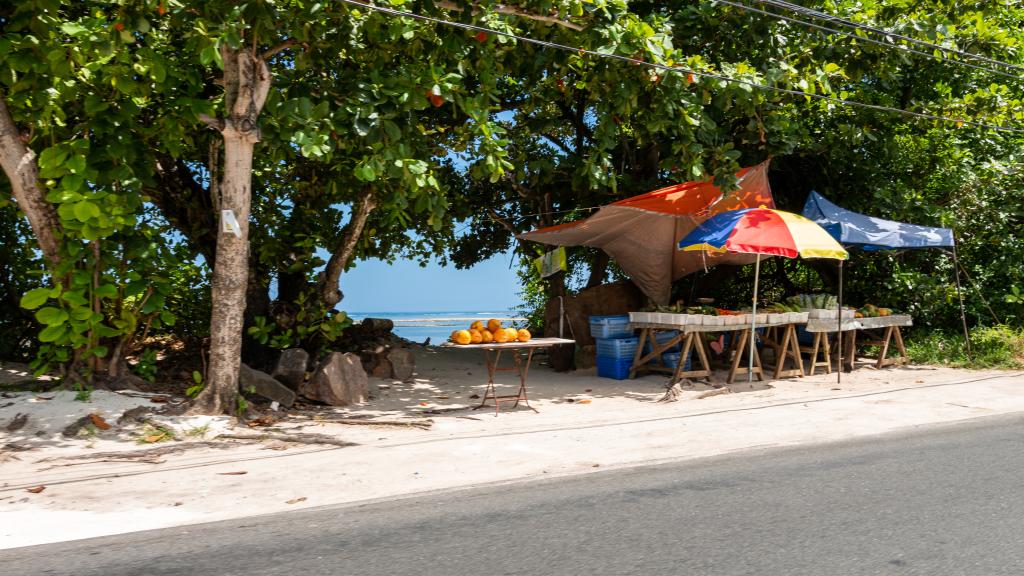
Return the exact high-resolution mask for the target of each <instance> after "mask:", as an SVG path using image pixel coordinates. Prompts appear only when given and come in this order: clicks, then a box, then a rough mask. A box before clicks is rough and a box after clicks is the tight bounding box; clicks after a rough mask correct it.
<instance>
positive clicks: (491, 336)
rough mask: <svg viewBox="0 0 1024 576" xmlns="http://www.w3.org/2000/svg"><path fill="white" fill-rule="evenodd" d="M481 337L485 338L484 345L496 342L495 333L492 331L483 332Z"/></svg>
mask: <svg viewBox="0 0 1024 576" xmlns="http://www.w3.org/2000/svg"><path fill="white" fill-rule="evenodd" d="M480 337H481V338H483V343H484V344H490V343H491V342H494V332H491V331H490V330H481V331H480Z"/></svg>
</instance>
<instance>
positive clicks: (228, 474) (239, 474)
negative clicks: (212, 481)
mask: <svg viewBox="0 0 1024 576" xmlns="http://www.w3.org/2000/svg"><path fill="white" fill-rule="evenodd" d="M217 474H220V475H221V476H241V475H242V474H248V472H247V471H245V470H238V471H237V472H217Z"/></svg>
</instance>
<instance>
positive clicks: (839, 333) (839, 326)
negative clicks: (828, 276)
mask: <svg viewBox="0 0 1024 576" xmlns="http://www.w3.org/2000/svg"><path fill="white" fill-rule="evenodd" d="M836 302H837V306H838V308H839V309H838V310H836V345H837V346H838V347H839V365H838V366H836V384H841V383H842V382H843V344H844V342H843V260H842V258H840V259H839V297H838V298H836Z"/></svg>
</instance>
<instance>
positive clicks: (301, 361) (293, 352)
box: [270, 348, 309, 390]
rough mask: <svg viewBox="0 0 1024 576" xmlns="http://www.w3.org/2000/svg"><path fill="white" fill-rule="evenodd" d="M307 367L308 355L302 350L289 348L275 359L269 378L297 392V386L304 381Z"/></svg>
mask: <svg viewBox="0 0 1024 576" xmlns="http://www.w3.org/2000/svg"><path fill="white" fill-rule="evenodd" d="M308 366H309V353H307V352H306V351H305V350H303V349H302V348H289V349H287V350H285V351H284V352H281V355H280V356H279V357H278V359H277V365H275V366H274V371H273V372H271V374H270V375H271V376H273V377H274V379H276V380H277V381H278V382H280V383H282V384H284V385H285V386H287V387H289V388H291V389H292V390H298V389H299V384H302V381H303V380H305V379H306V368H307V367H308Z"/></svg>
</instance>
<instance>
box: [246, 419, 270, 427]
mask: <svg viewBox="0 0 1024 576" xmlns="http://www.w3.org/2000/svg"><path fill="white" fill-rule="evenodd" d="M275 422H277V421H276V420H274V419H273V418H272V417H270V416H260V417H259V418H255V419H253V420H249V421H248V422H247V423H246V424H248V425H249V426H250V427H252V428H255V427H257V426H272V425H273V424H274V423H275Z"/></svg>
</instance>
